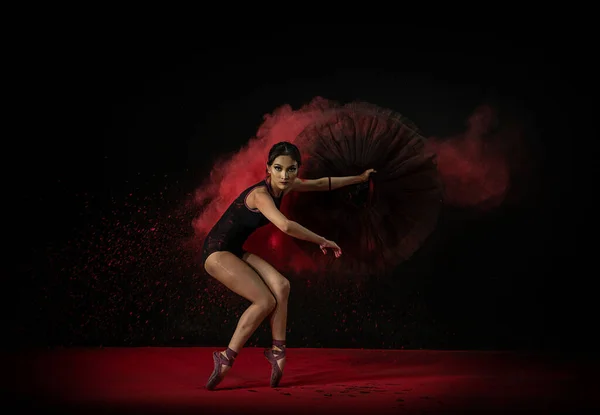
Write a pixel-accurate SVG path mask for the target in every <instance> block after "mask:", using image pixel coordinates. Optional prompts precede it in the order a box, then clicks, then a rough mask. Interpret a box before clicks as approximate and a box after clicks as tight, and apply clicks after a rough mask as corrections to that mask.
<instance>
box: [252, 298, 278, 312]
mask: <svg viewBox="0 0 600 415" xmlns="http://www.w3.org/2000/svg"><path fill="white" fill-rule="evenodd" d="M254 304H255V305H256V306H257V307H258V308H260V310H261V311H262V312H263V313H264V314H270V313H271V312H272V311H273V310H275V307H276V306H277V300H275V297H273V296H272V295H265V296H263V297H261V298H260V299H259V300H258V301H256V302H255V303H254Z"/></svg>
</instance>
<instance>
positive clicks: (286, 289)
mask: <svg viewBox="0 0 600 415" xmlns="http://www.w3.org/2000/svg"><path fill="white" fill-rule="evenodd" d="M272 289H273V295H274V296H275V299H276V300H277V301H278V302H282V301H287V300H288V297H289V296H290V281H289V280H288V279H287V278H280V279H279V280H278V281H277V283H275V284H273V287H272Z"/></svg>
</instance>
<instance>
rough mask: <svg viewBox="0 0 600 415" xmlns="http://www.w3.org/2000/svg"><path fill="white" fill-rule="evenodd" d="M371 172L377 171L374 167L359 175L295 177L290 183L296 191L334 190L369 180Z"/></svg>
mask: <svg viewBox="0 0 600 415" xmlns="http://www.w3.org/2000/svg"><path fill="white" fill-rule="evenodd" d="M371 173H377V172H376V171H375V169H368V170H365V172H364V173H363V174H361V175H359V176H345V177H321V178H320V179H306V180H305V179H300V178H296V180H295V181H294V183H293V185H292V190H293V191H296V192H324V191H329V190H335V189H339V188H340V187H344V186H349V185H351V184H358V183H364V182H366V181H368V180H369V176H370V175H371ZM330 186H331V187H330Z"/></svg>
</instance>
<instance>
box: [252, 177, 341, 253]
mask: <svg viewBox="0 0 600 415" xmlns="http://www.w3.org/2000/svg"><path fill="white" fill-rule="evenodd" d="M253 199H254V200H253V202H254V203H253V204H254V205H255V206H256V208H257V209H258V210H259V211H260V212H261V213H262V214H263V215H265V217H266V218H267V219H268V220H269V221H271V223H273V224H274V225H275V226H277V228H279V230H281V231H282V232H283V233H285V234H287V235H290V236H292V237H294V238H297V239H302V240H304V241H308V242H313V243H315V244H318V245H319V247H320V248H321V251H323V253H324V254H326V253H327V251H326V249H327V248H330V249H332V250H333V253H334V254H335V256H336V257H339V256H340V255H341V254H342V250H341V248H340V247H339V246H338V245H337V244H336V243H335V242H333V241H330V240H328V239H326V238H324V237H322V236H319V235H317V234H316V233H314V232H313V231H310V230H308V229H306V228H305V227H304V226H302V225H300V224H299V223H298V222H294V221H292V220H289V219H288V218H286V217H285V215H284V214H283V213H281V211H280V210H279V209H277V206H275V203H274V202H273V199H272V198H271V196H270V195H269V194H268V193H267V192H266V191H264V190H261V189H257V190H256V191H254V192H253Z"/></svg>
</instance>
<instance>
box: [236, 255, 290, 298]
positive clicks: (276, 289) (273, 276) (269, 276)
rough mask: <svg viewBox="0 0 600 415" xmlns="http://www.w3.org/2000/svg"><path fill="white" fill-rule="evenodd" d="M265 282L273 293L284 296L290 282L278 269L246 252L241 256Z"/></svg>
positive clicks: (288, 289)
mask: <svg viewBox="0 0 600 415" xmlns="http://www.w3.org/2000/svg"><path fill="white" fill-rule="evenodd" d="M242 259H243V260H244V261H246V262H247V263H248V264H249V265H250V266H251V267H252V268H253V269H254V270H255V271H256V272H257V273H258V275H260V277H261V278H262V280H263V281H264V282H265V284H267V286H268V287H269V290H271V292H272V293H273V294H274V295H275V297H276V298H277V297H278V296H286V297H287V294H288V293H289V291H290V282H289V280H288V279H287V278H285V277H284V276H283V275H281V273H280V272H279V271H277V270H276V269H275V267H273V266H272V265H271V264H269V263H268V262H267V261H265V260H264V259H262V258H261V257H259V256H258V255H255V254H251V253H248V252H246V253H245V254H244V256H243V257H242Z"/></svg>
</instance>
